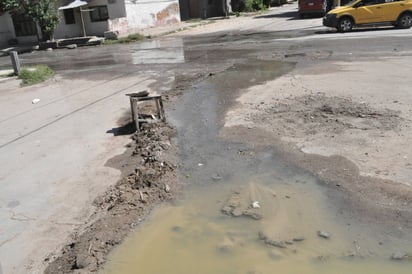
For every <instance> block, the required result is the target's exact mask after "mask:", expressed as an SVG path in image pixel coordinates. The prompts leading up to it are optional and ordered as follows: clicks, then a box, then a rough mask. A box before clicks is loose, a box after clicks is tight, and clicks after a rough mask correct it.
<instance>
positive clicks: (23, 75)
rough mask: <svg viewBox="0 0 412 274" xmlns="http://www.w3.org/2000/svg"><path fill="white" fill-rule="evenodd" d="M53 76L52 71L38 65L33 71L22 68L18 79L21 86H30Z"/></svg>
mask: <svg viewBox="0 0 412 274" xmlns="http://www.w3.org/2000/svg"><path fill="white" fill-rule="evenodd" d="M53 74H54V72H53V70H52V69H51V68H49V67H48V66H46V65H38V66H36V67H35V68H34V69H28V68H23V69H22V70H21V72H20V75H19V79H21V80H22V83H21V85H22V86H31V85H34V84H37V83H41V82H44V81H46V80H47V79H49V78H50V77H51V76H52V75H53Z"/></svg>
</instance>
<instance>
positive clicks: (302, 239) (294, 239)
mask: <svg viewBox="0 0 412 274" xmlns="http://www.w3.org/2000/svg"><path fill="white" fill-rule="evenodd" d="M304 240H305V237H303V236H300V237H296V238H293V239H292V241H294V242H303V241H304Z"/></svg>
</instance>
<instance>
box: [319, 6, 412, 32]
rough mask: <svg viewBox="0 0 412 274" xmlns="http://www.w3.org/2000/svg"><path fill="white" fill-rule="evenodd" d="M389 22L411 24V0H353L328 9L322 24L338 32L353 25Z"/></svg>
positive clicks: (405, 26)
mask: <svg viewBox="0 0 412 274" xmlns="http://www.w3.org/2000/svg"><path fill="white" fill-rule="evenodd" d="M380 23H391V24H392V25H394V26H396V27H398V28H405V29H407V28H410V27H411V26H412V0H355V1H352V2H350V3H348V4H346V5H345V6H342V7H337V8H335V9H333V10H331V11H329V12H328V13H327V14H326V15H325V17H323V25H324V26H327V27H332V28H336V29H337V30H338V31H340V32H346V31H351V30H352V28H353V26H356V25H364V24H380Z"/></svg>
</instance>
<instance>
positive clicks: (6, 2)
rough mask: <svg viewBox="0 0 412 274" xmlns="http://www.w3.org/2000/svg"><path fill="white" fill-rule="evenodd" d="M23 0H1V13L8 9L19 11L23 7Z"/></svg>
mask: <svg viewBox="0 0 412 274" xmlns="http://www.w3.org/2000/svg"><path fill="white" fill-rule="evenodd" d="M22 4H23V1H19V0H0V14H2V13H4V12H8V11H18V10H19V9H21V8H22Z"/></svg>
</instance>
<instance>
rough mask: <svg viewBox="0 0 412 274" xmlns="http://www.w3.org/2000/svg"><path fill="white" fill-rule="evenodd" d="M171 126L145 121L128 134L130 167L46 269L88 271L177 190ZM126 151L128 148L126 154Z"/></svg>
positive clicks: (97, 203) (104, 258)
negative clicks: (133, 163) (131, 168)
mask: <svg viewBox="0 0 412 274" xmlns="http://www.w3.org/2000/svg"><path fill="white" fill-rule="evenodd" d="M174 134H175V130H174V129H172V128H171V127H169V126H168V125H166V124H163V123H156V124H145V125H143V128H142V130H141V131H139V132H137V133H136V134H135V135H134V136H133V140H134V143H133V144H132V145H131V148H132V153H131V154H132V155H131V156H130V154H129V155H127V157H131V158H133V161H134V162H135V163H136V166H135V168H134V171H133V172H131V173H130V174H128V175H127V176H125V177H124V178H123V179H121V180H120V181H119V182H118V183H117V184H116V185H115V186H114V187H112V188H110V189H109V190H108V191H107V192H106V193H105V194H104V195H103V196H102V197H99V198H98V199H96V200H95V202H94V204H95V206H96V212H95V214H94V216H93V217H92V218H91V219H92V221H91V222H90V223H89V224H88V225H87V226H86V227H85V228H82V229H81V230H79V231H77V232H76V233H75V234H74V235H73V236H72V241H71V243H70V244H68V245H67V246H66V247H64V248H63V250H62V251H61V252H60V254H58V255H56V256H51V257H49V258H47V259H46V261H49V260H50V261H51V260H53V259H54V261H53V262H52V263H50V265H49V266H48V268H47V269H46V271H45V273H90V272H95V271H97V270H98V269H99V267H100V266H101V265H103V264H104V262H105V261H106V257H107V254H108V253H109V252H110V251H111V250H112V249H113V248H114V246H116V245H117V244H119V243H120V242H121V241H122V240H123V239H124V238H125V236H126V235H127V234H128V233H129V232H130V231H131V230H133V229H134V228H135V227H136V226H137V225H138V223H140V222H141V221H142V219H143V218H144V217H145V216H146V215H147V214H148V212H149V211H150V210H151V209H152V208H153V207H154V205H156V204H158V203H159V202H161V201H166V200H170V199H172V198H173V197H174V194H175V193H176V189H177V184H176V177H175V174H174V169H175V166H174V164H173V160H172V159H170V158H171V157H172V155H174V153H173V150H174V147H173V146H172V144H171V143H170V139H171V138H172V136H174ZM129 153H130V152H129Z"/></svg>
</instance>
